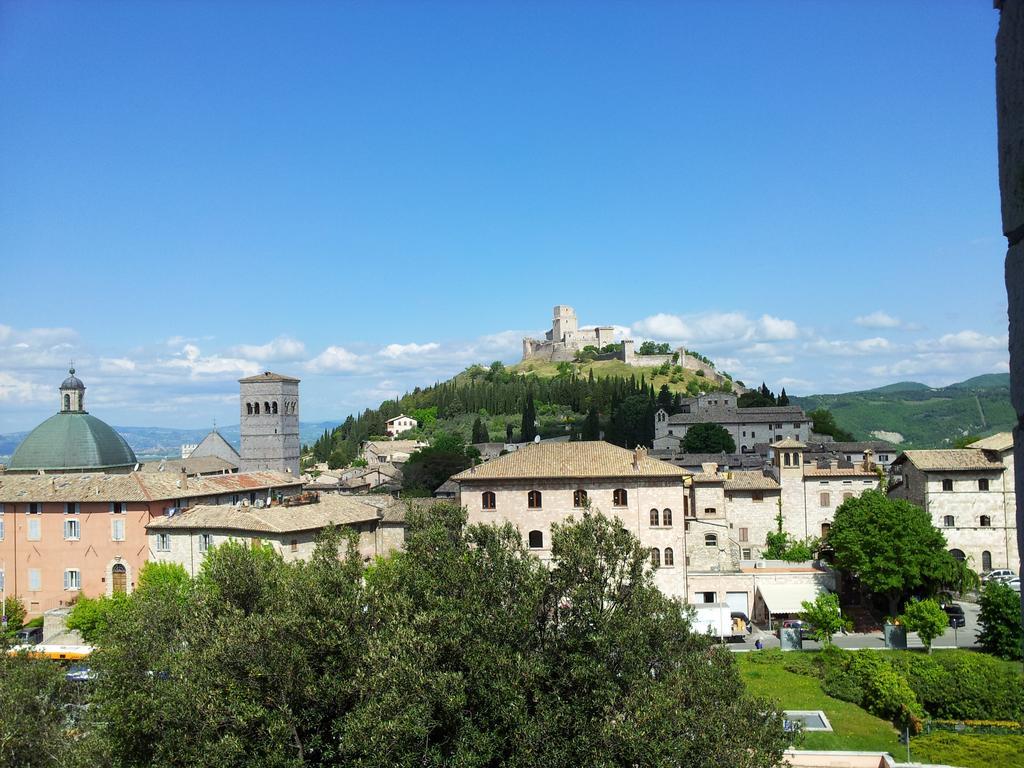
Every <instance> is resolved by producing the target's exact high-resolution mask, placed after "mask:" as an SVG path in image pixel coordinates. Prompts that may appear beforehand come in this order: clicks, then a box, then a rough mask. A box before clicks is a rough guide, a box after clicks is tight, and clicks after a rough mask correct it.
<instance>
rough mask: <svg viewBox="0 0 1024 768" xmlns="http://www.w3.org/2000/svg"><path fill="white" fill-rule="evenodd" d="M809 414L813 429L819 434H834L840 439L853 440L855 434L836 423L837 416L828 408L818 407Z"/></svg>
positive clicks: (833, 435)
mask: <svg viewBox="0 0 1024 768" xmlns="http://www.w3.org/2000/svg"><path fill="white" fill-rule="evenodd" d="M807 415H808V416H810V417H811V429H812V430H814V431H815V432H816V433H818V434H819V435H832V437H834V438H835V439H836V440H839V441H850V440H853V434H852V433H851V432H847V431H846V430H845V429H843V428H842V427H840V426H839V425H838V424H836V418H835V416H834V415H833V414H832V411H830V410H828V409H827V408H817V409H815V410H813V411H811V412H810V413H809V414H807Z"/></svg>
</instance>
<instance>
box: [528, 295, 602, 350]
mask: <svg viewBox="0 0 1024 768" xmlns="http://www.w3.org/2000/svg"><path fill="white" fill-rule="evenodd" d="M553 315H554V316H553V317H552V320H551V330H550V331H548V332H547V333H545V334H544V338H543V339H529V338H527V339H523V360H527V359H529V358H539V359H542V360H553V361H555V362H563V361H568V360H573V359H574V358H575V357H576V353H577V352H579V351H580V350H582V349H583V348H584V347H586V346H594V347H597V348H598V349H601V348H602V347H604V346H607V345H608V344H611V343H612V342H613V341H615V329H614V328H612V327H611V326H610V325H605V326H600V327H597V328H585V329H582V330H581V329H580V327H579V323H578V321H577V320H576V310H574V309H573V308H572V307H568V306H565V305H564V304H559V305H558V306H556V307H555V309H554V313H553Z"/></svg>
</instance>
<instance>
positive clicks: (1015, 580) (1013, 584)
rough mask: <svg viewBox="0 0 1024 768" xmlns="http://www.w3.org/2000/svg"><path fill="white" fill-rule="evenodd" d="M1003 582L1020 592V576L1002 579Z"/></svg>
mask: <svg viewBox="0 0 1024 768" xmlns="http://www.w3.org/2000/svg"><path fill="white" fill-rule="evenodd" d="M1003 584H1005V585H1006V586H1008V587H1009V588H1010V589H1012V590H1013V591H1014V592H1020V578H1018V577H1014V578H1012V579H1009V580H1008V581H1004V582H1003Z"/></svg>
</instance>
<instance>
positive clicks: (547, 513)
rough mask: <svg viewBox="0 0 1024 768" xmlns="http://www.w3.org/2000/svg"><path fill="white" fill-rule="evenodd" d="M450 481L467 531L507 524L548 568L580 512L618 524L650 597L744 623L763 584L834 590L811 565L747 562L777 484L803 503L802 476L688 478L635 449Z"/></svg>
mask: <svg viewBox="0 0 1024 768" xmlns="http://www.w3.org/2000/svg"><path fill="white" fill-rule="evenodd" d="M779 450H780V451H781V450H783V449H782V448H780V449H779ZM786 450H787V451H789V450H791V449H788V448H787V449H786ZM792 450H793V451H796V452H797V453H799V448H796V449H792ZM780 459H781V456H780ZM792 462H793V459H792V457H791V458H790V465H789V466H792ZM783 463H785V462H784V460H783ZM452 480H453V481H454V482H456V483H457V484H458V486H459V491H458V499H459V503H460V504H461V505H462V506H465V507H466V509H467V511H468V515H469V520H470V522H491V523H498V524H501V523H505V522H511V523H512V524H513V525H515V526H516V527H517V528H518V529H519V530H520V532H521V534H522V536H523V539H524V541H525V542H526V543H527V544H528V546H529V547H530V548H531V549H533V550H535V551H536V553H537V555H538V556H539V557H540V558H541V559H542V560H547V559H549V558H550V546H551V540H550V539H551V527H552V525H553V524H554V523H556V522H562V521H564V520H566V519H567V518H569V517H570V516H576V517H577V518H578V517H579V516H580V515H581V514H582V513H583V511H584V509H585V505H586V504H587V503H589V504H590V505H591V508H592V509H595V510H600V511H602V512H603V513H605V514H606V515H609V516H611V517H617V518H618V519H619V520H621V522H622V524H623V527H624V528H626V529H627V530H629V531H630V532H631V533H632V534H634V535H635V536H637V538H638V539H639V540H640V542H641V544H642V545H643V546H644V547H647V548H649V549H650V550H651V563H652V565H653V566H654V568H655V583H656V584H657V585H658V587H659V588H660V589H661V590H662V591H663V592H665V593H666V594H669V595H673V596H676V597H679V598H682V599H684V600H686V601H688V602H691V603H701V602H728V603H729V604H730V606H732V607H733V609H734V610H741V611H743V612H744V613H748V612H749V610H750V607H751V606H753V604H754V594H755V590H756V588H757V586H758V583H767V582H766V581H765V580H766V579H767V581H771V582H777V583H784V584H789V585H792V586H794V588H797V589H803V590H804V591H805V593H806V594H807V596H808V597H809V598H811V599H813V596H814V594H816V592H817V590H819V589H820V588H822V587H830V585H832V586H834V585H833V580H832V577H831V575H830V574H829V573H828V572H826V571H824V570H822V569H820V568H817V567H815V566H814V565H813V564H804V565H799V566H797V565H792V564H784V563H778V564H772V567H771V568H766V567H765V565H764V564H763V563H761V564H758V563H757V562H755V561H756V560H757V559H758V558H759V555H760V552H761V549H762V548H763V546H764V542H765V535H766V534H767V532H768V531H769V530H773V529H774V526H775V524H776V523H775V516H776V515H777V514H778V511H779V500H780V498H781V497H782V488H783V484H784V483H785V484H786V485H793V484H795V486H796V487H797V488H798V489H799V490H800V493H799V494H797V495H799V497H800V498H801V499H803V497H804V495H805V494H803V487H804V485H805V481H804V480H803V478H802V469H801V475H795V474H793V473H788V474H787V475H785V476H784V477H783V478H782V479H781V481H780V478H777V477H775V476H774V475H772V474H771V473H770V472H768V473H765V472H763V471H758V472H719V471H718V468H717V466H716V465H714V464H709V465H707V466H705V467H703V468H702V471H701V472H700V473H696V474H695V473H691V472H689V471H688V470H686V469H682V468H680V467H676V466H674V465H672V464H669V463H668V462H663V461H658V460H657V459H653V458H651V457H650V456H648V455H647V452H646V451H645V450H644V449H643V448H638V449H636V450H635V451H630V450H626V449H624V448H619V447H617V446H613V445H610V444H608V443H604V442H569V443H550V444H538V445H532V446H526V447H524V448H522V449H520V450H519V451H517V452H516V453H512V454H507V455H505V456H500V457H498V458H495V459H492V460H491V461H489V462H487V463H485V464H482V465H478V466H476V467H472V468H470V469H468V470H465V471H464V472H460V473H459V474H457V475H455V476H454V477H453V478H452ZM814 482H817V478H815V481H814ZM794 498H795V497H794ZM792 504H793V509H792V510H790V509H789V508H788V507H786V506H785V504H784V514H783V517H784V520H785V521H786V527H787V530H789V529H792V531H793V533H794V535H797V536H799V537H801V538H802V537H803V536H804V535H805V534H804V531H805V530H807V524H808V523H807V522H806V520H807V515H806V513H805V511H804V509H803V502H802V501H801V502H800V504H797V503H796V502H795V501H793V502H792Z"/></svg>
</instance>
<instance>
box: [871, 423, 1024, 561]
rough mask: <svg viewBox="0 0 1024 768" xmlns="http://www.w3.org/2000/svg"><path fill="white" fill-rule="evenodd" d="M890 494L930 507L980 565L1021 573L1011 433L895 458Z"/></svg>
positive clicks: (950, 539) (962, 551) (954, 545)
mask: <svg viewBox="0 0 1024 768" xmlns="http://www.w3.org/2000/svg"><path fill="white" fill-rule="evenodd" d="M889 495H890V496H892V497H893V498H899V499H906V500H907V501H910V502H912V503H913V504H916V505H918V506H919V507H921V508H922V509H924V510H926V511H927V512H928V514H929V515H930V516H931V519H932V523H933V524H934V525H935V526H936V527H937V528H940V529H941V530H942V532H943V533H944V534H945V536H946V542H947V544H948V545H949V548H950V551H952V552H953V554H954V555H955V556H957V557H959V558H966V559H967V562H968V563H969V564H970V565H971V567H973V568H974V570H976V571H979V572H984V571H988V570H991V569H993V568H1012V569H1013V570H1014V571H1017V572H1018V573H1019V572H1020V553H1019V550H1018V548H1017V525H1016V505H1017V494H1016V485H1015V482H1014V457H1013V440H1012V436H1011V435H1010V433H1008V432H1006V433H1001V434H999V435H993V436H992V437H989V438H985V439H984V440H980V441H978V442H976V443H974V444H972V445H971V446H970V447H968V448H963V449H958V450H942V451H906V452H905V453H903V455H901V456H900V457H899V458H898V459H897V460H896V461H895V462H894V463H893V466H892V481H891V483H890V486H889Z"/></svg>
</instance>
